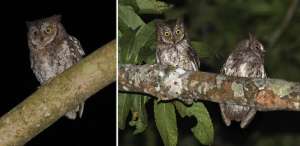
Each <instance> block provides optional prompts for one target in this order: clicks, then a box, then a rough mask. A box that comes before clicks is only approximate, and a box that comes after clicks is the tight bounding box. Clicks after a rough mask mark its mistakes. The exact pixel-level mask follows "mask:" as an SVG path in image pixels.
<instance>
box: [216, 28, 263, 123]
mask: <svg viewBox="0 0 300 146" xmlns="http://www.w3.org/2000/svg"><path fill="white" fill-rule="evenodd" d="M264 52H265V50H264V47H263V45H262V44H261V43H260V42H259V41H258V40H256V39H255V38H254V36H252V35H251V34H249V39H246V40H243V41H241V42H240V43H239V44H238V45H237V47H236V49H235V50H234V51H233V52H232V53H231V54H230V56H229V57H228V59H227V61H226V63H225V64H224V66H223V68H222V70H221V73H222V74H225V75H227V76H237V77H253V78H266V77H267V75H266V72H265V68H264ZM220 108H221V113H222V117H223V120H224V122H225V124H226V125H227V126H229V125H230V124H231V120H233V121H237V122H241V123H240V127H241V128H245V127H246V126H247V125H248V124H249V123H250V122H251V120H252V119H253V118H254V116H255V113H256V109H255V108H251V107H249V106H242V105H234V104H231V103H230V102H225V103H223V104H220Z"/></svg>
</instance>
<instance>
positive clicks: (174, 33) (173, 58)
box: [156, 19, 200, 104]
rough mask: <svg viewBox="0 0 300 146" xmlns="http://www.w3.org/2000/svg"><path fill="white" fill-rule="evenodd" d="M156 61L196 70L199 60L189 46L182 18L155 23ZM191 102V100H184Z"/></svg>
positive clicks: (198, 66)
mask: <svg viewBox="0 0 300 146" xmlns="http://www.w3.org/2000/svg"><path fill="white" fill-rule="evenodd" d="M156 35H157V36H156V37H157V46H156V62H157V63H158V64H161V65H170V66H174V67H179V68H182V69H185V70H191V71H198V70H199V68H200V60H199V57H198V56H197V53H196V51H195V50H194V49H193V48H192V47H191V44H190V41H189V39H188V36H187V32H186V30H185V27H184V23H183V21H182V19H177V20H175V21H174V20H172V21H166V22H164V21H158V22H157V25H156ZM183 100H184V101H185V102H186V103H189V104H190V103H191V102H192V101H191V100H185V99H183Z"/></svg>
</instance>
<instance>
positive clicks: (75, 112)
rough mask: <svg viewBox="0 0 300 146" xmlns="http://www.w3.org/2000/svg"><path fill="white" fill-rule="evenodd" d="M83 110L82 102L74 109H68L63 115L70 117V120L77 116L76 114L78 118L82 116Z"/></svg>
mask: <svg viewBox="0 0 300 146" xmlns="http://www.w3.org/2000/svg"><path fill="white" fill-rule="evenodd" d="M83 110H84V103H81V104H80V105H78V106H77V107H76V108H75V109H73V110H71V111H68V112H67V113H66V114H65V116H66V117H67V118H68V119H70V120H75V119H76V118H77V116H78V117H79V118H81V117H82V114H83Z"/></svg>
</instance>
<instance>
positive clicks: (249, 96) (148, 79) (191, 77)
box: [118, 65, 300, 111]
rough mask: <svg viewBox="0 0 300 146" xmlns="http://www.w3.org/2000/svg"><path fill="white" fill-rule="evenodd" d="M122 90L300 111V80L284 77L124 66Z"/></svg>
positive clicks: (121, 73)
mask: <svg viewBox="0 0 300 146" xmlns="http://www.w3.org/2000/svg"><path fill="white" fill-rule="evenodd" d="M118 77H119V79H118V85H119V90H120V91H127V92H139V93H146V94H150V95H153V96H155V97H158V98H159V100H172V99H179V100H184V101H185V100H207V101H212V102H218V103H224V102H225V101H226V102H230V103H232V104H239V105H248V106H251V107H255V108H256V109H257V110H259V111H270V110H291V111H300V83H296V82H289V81H284V80H280V79H258V78H239V77H229V76H223V75H219V74H214V73H206V72H192V71H185V70H182V69H180V68H177V69H176V68H172V67H167V66H159V65H120V66H119V73H118Z"/></svg>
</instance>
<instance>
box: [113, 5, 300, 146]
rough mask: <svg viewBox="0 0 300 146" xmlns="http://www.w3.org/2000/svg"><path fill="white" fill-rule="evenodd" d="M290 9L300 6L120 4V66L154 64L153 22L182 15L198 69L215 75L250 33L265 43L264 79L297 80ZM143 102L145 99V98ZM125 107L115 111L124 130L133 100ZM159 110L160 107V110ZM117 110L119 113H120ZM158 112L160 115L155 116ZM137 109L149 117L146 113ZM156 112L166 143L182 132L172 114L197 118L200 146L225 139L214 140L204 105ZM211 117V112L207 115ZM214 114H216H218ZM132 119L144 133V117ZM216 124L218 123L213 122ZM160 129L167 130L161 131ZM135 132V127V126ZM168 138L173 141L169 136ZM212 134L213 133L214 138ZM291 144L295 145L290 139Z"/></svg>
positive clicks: (297, 41) (298, 53)
mask: <svg viewBox="0 0 300 146" xmlns="http://www.w3.org/2000/svg"><path fill="white" fill-rule="evenodd" d="M169 3H170V4H169ZM293 5H299V3H298V0H291V1H281V0H186V1H181V0H172V1H171V0H166V2H161V1H157V0H119V16H118V18H119V28H118V29H119V30H118V33H119V63H123V64H124V63H132V64H143V63H149V64H151V63H154V62H155V61H154V57H155V53H154V52H155V25H154V23H155V19H174V18H177V17H184V18H185V22H186V24H187V28H188V34H189V37H190V39H191V41H192V46H193V47H194V48H195V49H196V51H197V52H198V54H199V56H200V58H201V61H202V62H204V63H205V64H206V65H205V66H204V67H203V68H202V70H209V71H213V72H218V71H219V70H220V67H221V66H222V65H223V63H224V61H225V60H226V59H227V56H228V55H229V53H230V52H231V51H232V50H233V49H234V48H235V46H236V44H237V43H238V42H239V41H241V40H243V39H245V38H247V37H248V33H249V32H251V33H252V34H254V35H255V36H256V37H257V39H258V40H260V41H261V42H262V43H263V44H264V48H265V50H266V51H267V52H266V56H265V62H266V63H265V64H266V69H267V74H268V76H269V77H272V78H283V79H287V80H292V81H300V76H298V75H295V73H298V72H300V67H299V66H300V49H299V48H300V37H299V35H298V33H299V32H300V27H299V25H300V21H299V20H300V9H299V8H296V9H295V10H294V11H292V17H291V19H290V20H287V19H286V17H287V15H288V11H290V10H292V7H293ZM298 7H299V6H298ZM283 24H286V27H282V25H283ZM278 32H280V33H279V35H278ZM277 35H278V37H277ZM119 95H122V96H123V95H126V98H128V99H127V100H132V99H133V98H135V97H133V96H135V95H133V94H126V93H120V94H119ZM137 96H141V95H137ZM120 98H123V97H119V104H120V102H124V101H123V99H122V100H121V101H120ZM137 98H138V97H137ZM145 98H147V99H148V97H145ZM147 101H148V102H149V101H152V100H144V101H143V104H144V105H143V106H141V107H143V108H145V104H146V103H147ZM141 102H142V101H141ZM154 102H155V101H154ZM126 103H127V104H128V105H127V106H123V107H122V108H124V109H120V108H119V117H120V116H121V117H122V118H119V127H120V128H122V129H124V128H125V125H126V118H127V115H128V113H129V112H127V113H126V111H129V110H130V108H131V107H132V104H133V101H131V102H126ZM135 103H137V102H135ZM160 104H162V105H160ZM140 105H142V104H140ZM174 105H175V106H174ZM119 106H120V105H119ZM160 106H164V108H161V107H160ZM159 107H160V108H159ZM120 110H121V111H123V112H121V113H120ZM158 110H161V111H160V112H158ZM163 110H167V111H168V113H169V112H171V113H172V114H170V115H168V116H164V114H166V113H163ZM174 110H175V111H177V112H178V114H177V115H176V112H175V114H174ZM141 111H143V112H144V113H147V112H146V109H145V110H141ZM154 111H156V112H155V113H154V114H155V116H154V118H155V121H156V124H157V128H158V131H159V133H160V135H161V137H162V139H163V142H164V144H165V145H176V143H177V141H179V143H180V138H181V135H180V133H179V134H178V133H177V132H174V131H178V130H179V131H180V129H177V128H178V127H176V124H180V123H178V122H177V121H176V118H174V116H171V115H176V117H177V120H178V118H180V117H182V118H183V117H185V116H187V117H195V119H196V121H197V124H196V125H195V127H193V128H192V133H193V135H194V137H195V138H196V139H197V140H198V141H199V142H200V143H202V144H211V143H212V141H213V140H214V143H221V144H222V145H225V142H224V141H222V140H220V138H218V139H217V135H218V134H217V133H214V132H213V131H217V130H218V129H217V127H215V130H214V129H213V128H212V124H211V118H210V117H209V115H208V113H207V111H206V108H205V107H204V106H203V105H202V103H196V104H193V105H192V106H191V107H188V106H185V105H183V104H180V103H178V102H168V103H156V102H155V103H154ZM148 113H149V111H148ZM156 114H162V115H156ZM210 114H212V113H211V112H210ZM213 114H216V115H218V116H220V114H219V113H213ZM132 115H133V114H132ZM143 115H144V114H143ZM145 115H146V114H145ZM178 115H180V116H178ZM138 117H139V116H138ZM141 117H143V116H141ZM158 117H165V119H166V121H172V122H171V123H170V125H166V126H161V125H163V124H164V123H168V122H166V121H161V122H158V121H159V120H161V119H157V118H158ZM135 120H136V121H137V123H139V122H140V123H142V124H137V123H136V125H143V126H140V127H142V128H140V130H137V131H139V132H143V130H145V127H147V122H146V120H147V118H143V119H142V120H137V119H135ZM174 120H175V121H174ZM184 120H186V118H184ZM222 124H223V123H222ZM214 125H216V124H215V122H214ZM222 126H224V124H223V125H222ZM161 127H164V128H169V129H162V128H161ZM135 128H139V127H138V126H136V127H135ZM195 131H196V132H195ZM170 134H172V135H173V136H175V137H176V138H174V137H168V135H170ZM214 134H215V135H216V136H215V138H214ZM177 135H179V137H180V138H179V140H177ZM248 137H250V140H253V139H251V138H253V137H255V134H254V136H253V135H249V136H248ZM277 137H278V138H276V142H278V143H280V142H279V141H280V140H282V141H287V138H285V137H284V136H283V137H282V138H280V136H277ZM257 139H258V140H259V141H256V143H255V144H253V145H260V144H262V143H263V144H266V146H268V145H272V143H273V144H274V142H272V139H271V138H269V139H264V138H257ZM171 140H172V142H171ZM248 140H249V139H248ZM289 140H290V141H293V139H289ZM220 141H222V142H220ZM236 141H238V140H236ZM253 141H255V140H253ZM265 141H267V142H265ZM246 143H247V141H241V142H240V143H238V144H237V145H246ZM282 143H283V142H282ZM286 143H292V142H286ZM228 145H230V144H228ZM232 145H233V144H232Z"/></svg>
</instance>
